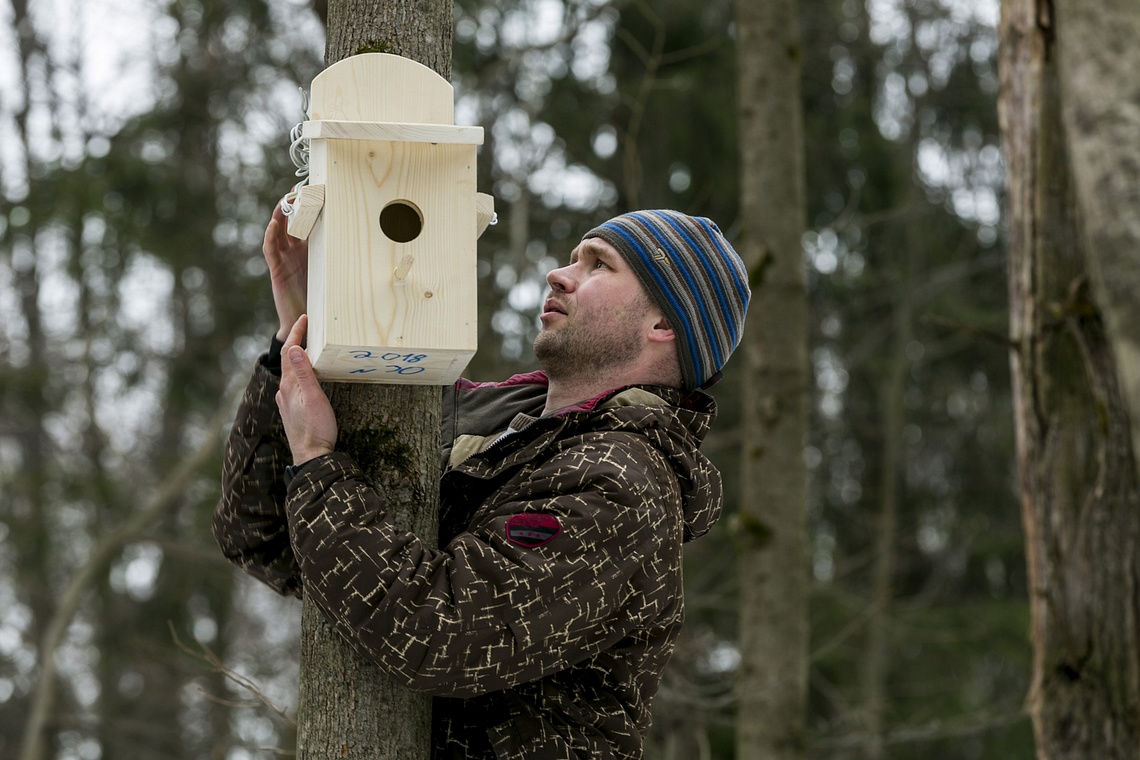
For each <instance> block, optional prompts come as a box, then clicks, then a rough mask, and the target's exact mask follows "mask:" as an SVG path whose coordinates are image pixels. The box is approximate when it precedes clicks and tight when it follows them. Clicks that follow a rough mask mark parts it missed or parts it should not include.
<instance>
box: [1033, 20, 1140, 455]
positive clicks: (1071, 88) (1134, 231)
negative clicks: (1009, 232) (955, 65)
mask: <svg viewBox="0 0 1140 760" xmlns="http://www.w3.org/2000/svg"><path fill="white" fill-rule="evenodd" d="M1043 1H1044V0H1042V2H1043ZM1053 6H1054V8H1055V11H1054V12H1055V16H1056V21H1055V27H1056V30H1057V64H1058V70H1059V74H1060V79H1061V93H1062V94H1061V114H1062V118H1063V122H1064V125H1065V134H1066V138H1067V144H1068V146H1069V152H1070V155H1071V157H1072V169H1073V183H1074V185H1075V187H1076V195H1077V201H1078V206H1079V208H1080V211H1081V215H1082V217H1083V221H1084V230H1085V243H1086V245H1087V246H1088V251H1089V254H1090V255H1089V258H1088V267H1089V275H1090V280H1091V282H1092V285H1093V293H1094V295H1095V297H1096V300H1097V303H1098V304H1100V307H1101V312H1102V314H1103V315H1104V321H1105V325H1106V327H1107V330H1108V336H1109V340H1110V341H1111V343H1112V348H1113V351H1114V352H1115V355H1116V362H1117V368H1118V371H1119V373H1120V379H1121V381H1122V383H1123V385H1124V389H1125V398H1126V399H1128V400H1129V401H1130V404H1131V410H1130V411H1131V413H1132V446H1133V451H1134V452H1136V453H1140V329H1138V328H1137V326H1138V325H1140V297H1138V296H1137V293H1140V46H1138V45H1137V44H1136V41H1137V40H1140V3H1138V2H1136V0H1096V2H1088V0H1080V1H1078V0H1054V2H1053ZM1137 464H1138V466H1140V461H1138V463H1137Z"/></svg>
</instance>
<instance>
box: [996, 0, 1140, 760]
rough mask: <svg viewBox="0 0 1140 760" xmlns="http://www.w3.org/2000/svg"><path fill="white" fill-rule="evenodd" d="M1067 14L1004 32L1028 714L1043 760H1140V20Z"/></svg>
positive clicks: (1116, 8) (1133, 15)
mask: <svg viewBox="0 0 1140 760" xmlns="http://www.w3.org/2000/svg"><path fill="white" fill-rule="evenodd" d="M1053 7H1054V6H1041V5H1040V4H1038V3H1033V2H1021V1H1020V0H1007V2H1005V3H1004V4H1003V18H1002V62H1003V71H1004V72H1005V73H1004V75H1003V79H1002V93H1001V105H1002V117H1003V121H1002V128H1003V135H1004V146H1005V155H1006V162H1007V166H1008V176H1009V228H1010V241H1009V252H1010V314H1011V319H1010V339H1011V342H1012V351H1011V359H1012V368H1013V382H1014V391H1015V399H1016V405H1015V408H1014V411H1015V414H1016V416H1015V420H1016V426H1017V441H1018V471H1019V476H1020V486H1021V504H1022V516H1023V520H1024V522H1025V533H1026V560H1027V564H1028V567H1029V582H1030V589H1031V594H1030V604H1031V609H1032V620H1033V624H1032V629H1031V630H1032V640H1033V651H1034V656H1033V674H1032V675H1033V681H1032V689H1031V691H1030V695H1029V709H1030V712H1031V714H1032V716H1033V725H1034V733H1035V735H1036V741H1037V757H1038V758H1042V760H1060V759H1061V758H1085V757H1098V758H1101V757H1102V758H1126V757H1135V756H1136V752H1137V748H1138V747H1140V663H1138V661H1137V655H1136V653H1137V651H1140V620H1138V619H1137V615H1136V600H1137V598H1138V595H1140V588H1138V587H1137V583H1138V580H1137V579H1138V578H1140V477H1138V471H1137V463H1136V458H1135V452H1134V451H1133V440H1134V439H1133V436H1132V430H1133V429H1134V426H1135V422H1134V421H1133V422H1131V423H1130V416H1129V415H1130V406H1131V407H1132V412H1131V413H1132V414H1135V402H1136V398H1135V396H1134V395H1130V394H1129V391H1128V389H1129V387H1130V383H1131V382H1132V380H1131V379H1130V378H1129V376H1128V366H1129V363H1130V362H1132V361H1133V360H1134V357H1135V353H1134V352H1135V343H1134V341H1135V335H1134V333H1135V325H1132V324H1130V325H1128V327H1127V328H1124V326H1123V324H1122V323H1121V322H1122V320H1124V319H1127V315H1128V314H1129V313H1131V312H1132V311H1133V310H1134V309H1135V292H1134V291H1132V290H1130V289H1129V283H1132V284H1135V281H1134V277H1135V273H1136V271H1137V270H1136V261H1137V258H1136V252H1137V248H1138V246H1137V244H1138V243H1140V237H1138V235H1137V231H1136V219H1137V217H1136V209H1135V207H1134V206H1135V204H1134V202H1132V201H1134V198H1135V193H1136V190H1135V187H1134V184H1135V182H1134V180H1135V176H1134V175H1135V171H1134V168H1135V161H1136V159H1135V150H1136V148H1137V147H1138V146H1140V132H1137V130H1136V124H1135V119H1134V117H1133V115H1131V111H1129V115H1125V114H1124V112H1123V111H1121V108H1124V109H1125V110H1128V109H1134V107H1135V106H1134V104H1135V97H1136V92H1137V90H1138V88H1140V74H1138V73H1137V70H1136V69H1135V68H1131V67H1128V66H1127V64H1126V63H1125V62H1124V61H1123V60H1121V59H1120V56H1126V55H1128V49H1129V47H1130V46H1129V45H1126V44H1122V43H1123V42H1124V41H1125V40H1128V39H1131V37H1129V36H1128V30H1132V31H1133V32H1135V31H1136V30H1138V29H1140V11H1137V10H1136V9H1135V8H1132V7H1131V6H1128V5H1127V4H1123V3H1112V2H1106V3H1096V4H1094V5H1093V6H1092V7H1089V6H1082V7H1081V8H1080V9H1079V11H1078V9H1076V8H1075V7H1074V6H1072V5H1069V4H1062V3H1058V4H1057V5H1056V10H1057V13H1056V14H1055V15H1053V14H1043V10H1044V9H1045V8H1050V9H1051V8H1053ZM1118 54H1119V55H1118ZM1106 56H1111V58H1112V63H1111V64H1110V65H1107V66H1106V63H1107V62H1108V61H1109V58H1108V57H1106ZM1121 65H1123V66H1124V67H1125V68H1123V69H1117V68H1116V67H1117V66H1121ZM1117 98H1121V99H1122V100H1120V101H1119V103H1117V102H1116V99H1117ZM1117 161H1119V162H1117ZM1130 199H1132V200H1131V201H1130ZM1125 293H1127V295H1125ZM1122 329H1124V331H1125V332H1127V335H1124V334H1122V332H1121V331H1122Z"/></svg>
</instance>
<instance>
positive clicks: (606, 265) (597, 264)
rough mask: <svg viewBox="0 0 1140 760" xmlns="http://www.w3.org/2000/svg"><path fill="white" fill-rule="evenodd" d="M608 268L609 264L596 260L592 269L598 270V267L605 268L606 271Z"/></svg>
mask: <svg viewBox="0 0 1140 760" xmlns="http://www.w3.org/2000/svg"><path fill="white" fill-rule="evenodd" d="M609 266H610V265H609V264H607V263H606V262H604V261H602V260H601V259H598V260H597V261H595V262H594V269H598V268H600V267H605V268H606V269H609Z"/></svg>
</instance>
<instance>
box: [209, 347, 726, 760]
mask: <svg viewBox="0 0 1140 760" xmlns="http://www.w3.org/2000/svg"><path fill="white" fill-rule="evenodd" d="M266 366H267V365H266V360H265V359H264V358H263V359H262V362H261V363H259V366H258V368H257V370H256V371H255V374H254V377H253V379H252V380H251V381H250V384H249V387H248V388H247V391H246V394H245V397H244V399H243V401H242V405H241V408H240V410H239V412H238V416H237V419H236V421H235V423H234V428H233V432H232V433H231V435H230V439H229V442H228V444H227V450H226V456H225V465H224V473H223V496H222V499H221V502H220V503H219V504H218V507H217V510H216V513H215V516H214V534H215V537H216V538H217V540H218V543H219V545H220V546H221V547H222V550H223V552H224V553H225V555H226V556H227V557H228V558H229V559H230V560H231V561H233V562H235V563H237V564H238V565H240V566H241V567H242V568H244V569H245V570H246V571H248V572H250V573H251V574H253V575H255V576H257V577H259V578H260V579H262V580H263V581H265V582H266V583H268V584H269V585H270V586H272V587H273V588H275V589H276V590H277V591H279V592H281V593H284V594H294V595H298V596H299V595H300V592H301V589H302V587H303V588H304V592H305V593H306V594H308V595H310V597H311V598H312V599H313V600H314V601H315V602H316V603H317V605H318V606H319V607H320V608H321V609H322V610H323V611H324V613H325V614H326V615H327V616H328V618H329V619H330V620H331V621H332V622H333V624H334V625H335V626H336V627H337V628H338V629H339V630H340V631H341V632H342V633H343V634H344V635H345V636H346V637H347V638H348V639H349V640H350V641H351V642H353V644H354V646H355V647H356V648H357V649H358V650H359V651H360V652H362V653H363V654H364V655H365V656H366V657H368V658H370V659H371V660H373V661H374V662H376V663H377V664H378V665H379V666H380V667H382V668H384V669H385V670H387V671H388V672H390V673H392V674H394V675H395V676H396V677H397V678H399V679H401V680H403V681H404V682H405V683H406V684H407V685H408V686H409V687H410V688H413V689H417V690H422V691H425V692H428V693H431V694H432V695H434V697H435V699H434V701H433V730H434V738H435V751H434V752H433V758H435V760H445V759H446V760H451V759H452V758H455V759H458V758H488V760H491V759H497V760H507V759H510V760H521V759H522V758H528V759H529V758H543V759H549V760H556V759H565V760H585V759H586V758H590V759H591V760H593V759H596V758H640V757H641V756H642V744H643V741H644V736H645V733H646V731H647V730H648V729H649V722H650V713H649V702H650V699H651V698H652V697H653V695H654V693H655V692H656V691H657V686H658V683H659V682H660V677H661V671H662V668H663V667H664V665H665V662H666V661H667V660H668V658H669V655H670V653H671V652H672V649H673V645H674V641H675V639H676V636H677V633H678V630H679V628H680V625H681V620H682V617H683V602H682V582H681V544H682V542H683V541H686V540H688V539H690V538H694V537H696V536H699V535H701V534H702V533H704V532H706V531H707V530H708V529H709V528H710V527H711V526H712V524H713V522H714V521H715V520H716V518H717V516H718V514H719V511H720V503H721V483H720V475H719V473H717V471H716V469H715V468H714V467H713V466H712V465H711V463H710V462H709V461H708V460H707V459H706V458H705V457H704V455H703V454H701V453H700V452H699V451H698V446H699V444H700V441H701V439H702V438H703V437H704V435H705V433H706V432H707V431H708V427H709V425H710V424H711V422H712V420H713V418H714V416H715V413H716V411H715V406H714V404H713V401H712V399H710V398H709V397H707V396H705V395H704V394H700V393H697V394H693V395H690V396H689V397H688V398H686V399H684V400H682V398H681V395H680V394H679V393H678V392H676V391H674V390H671V389H667V388H657V387H653V388H651V389H649V388H639V387H634V388H627V389H624V390H620V391H615V392H611V393H609V394H605V395H603V396H601V397H599V398H596V399H593V400H591V401H589V402H587V403H585V404H582V405H581V406H578V407H575V408H572V409H569V410H563V411H562V412H560V413H558V414H556V415H552V416H548V417H539V416H536V415H538V414H540V413H541V410H542V407H543V404H544V403H545V396H546V383H545V376H544V375H543V374H542V373H532V374H530V375H522V376H516V377H514V378H511V379H510V380H508V381H506V382H505V383H497V384H474V383H468V382H466V381H462V380H461V381H460V383H458V384H457V385H456V387H455V388H452V389H446V390H445V392H444V415H443V417H444V418H443V425H442V432H443V440H444V445H443V457H444V461H445V463H446V466H445V471H444V473H443V476H442V478H441V481H440V489H441V494H440V495H441V517H440V545H441V546H442V548H440V549H434V548H431V547H430V546H428V545H426V544H424V543H422V542H421V541H420V540H419V539H417V538H416V537H415V536H413V535H411V534H409V533H407V532H402V531H400V530H397V529H396V528H395V527H394V526H393V525H392V524H391V522H390V521H389V520H388V518H387V516H386V515H385V510H384V499H383V496H382V495H381V494H378V493H377V492H376V491H374V490H373V489H371V488H370V487H369V486H367V485H366V484H365V483H364V482H363V480H362V476H361V473H360V470H359V469H358V468H357V466H356V464H355V463H354V462H353V461H352V460H351V459H350V458H349V457H348V456H347V455H345V454H342V453H339V452H338V453H334V454H330V455H327V456H323V457H318V458H317V459H314V460H312V461H310V462H308V463H306V464H305V465H304V466H303V467H301V468H300V470H299V472H298V474H297V476H296V477H295V478H293V480H292V481H291V482H290V483H289V484H288V485H287V486H286V484H285V483H284V479H283V476H282V473H283V470H284V466H285V465H286V464H288V463H289V460H288V457H289V452H288V446H287V444H286V442H285V439H284V436H283V431H282V427H281V422H280V417H279V416H278V414H277V410H276V406H275V404H274V401H273V397H274V394H275V392H276V390H277V382H278V380H277V378H276V377H275V376H274V374H273V373H272V372H271V371H269V370H267V369H266ZM508 427H509V429H510V431H511V432H509V433H507V434H506V435H503V433H504V431H507V430H508Z"/></svg>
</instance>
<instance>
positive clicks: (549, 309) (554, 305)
mask: <svg viewBox="0 0 1140 760" xmlns="http://www.w3.org/2000/svg"><path fill="white" fill-rule="evenodd" d="M542 313H543V314H544V315H545V314H562V315H565V314H566V309H564V308H562V306H561V305H560V304H559V303H558V302H557V301H555V300H554V299H553V298H547V299H546V302H545V303H543V305H542Z"/></svg>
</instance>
